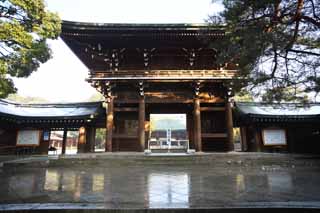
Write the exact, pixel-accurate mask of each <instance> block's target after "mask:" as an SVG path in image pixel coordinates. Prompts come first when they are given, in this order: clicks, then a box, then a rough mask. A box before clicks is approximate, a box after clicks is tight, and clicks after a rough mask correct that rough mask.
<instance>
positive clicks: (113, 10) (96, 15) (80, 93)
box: [14, 0, 223, 102]
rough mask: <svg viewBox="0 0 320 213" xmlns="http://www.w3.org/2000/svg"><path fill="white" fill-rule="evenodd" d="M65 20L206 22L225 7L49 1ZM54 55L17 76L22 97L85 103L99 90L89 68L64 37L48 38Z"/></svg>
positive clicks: (135, 0) (205, 1) (183, 0)
mask: <svg viewBox="0 0 320 213" xmlns="http://www.w3.org/2000/svg"><path fill="white" fill-rule="evenodd" d="M46 5H47V9H48V10H50V11H52V12H57V13H58V14H59V16H60V17H61V19H63V20H68V21H81V22H100V23H203V22H204V21H205V19H206V18H207V17H208V16H209V15H210V14H214V13H217V12H219V11H222V10H223V7H222V5H221V4H219V3H212V0H46ZM48 43H49V45H50V47H51V49H52V51H53V57H52V59H50V60H49V61H48V62H46V63H45V64H42V65H41V66H40V68H39V69H38V70H37V71H36V72H34V73H32V74H31V76H29V77H28V78H19V79H18V78H14V83H15V85H16V87H17V89H18V94H19V95H21V96H29V97H41V98H44V99H46V100H48V101H50V102H81V101H86V100H88V99H89V98H90V97H91V96H92V95H94V94H95V93H96V91H95V89H93V88H92V87H91V86H90V84H89V83H87V82H86V81H85V79H86V78H87V77H88V69H87V67H86V66H85V65H84V64H82V62H81V61H80V60H79V59H78V58H77V57H76V56H75V55H74V54H73V53H72V52H71V50H70V49H69V48H68V47H67V46H66V45H65V44H64V42H63V41H62V40H61V39H58V40H53V41H48Z"/></svg>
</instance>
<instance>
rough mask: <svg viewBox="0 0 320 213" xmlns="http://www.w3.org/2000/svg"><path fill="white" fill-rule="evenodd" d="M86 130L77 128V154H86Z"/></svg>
mask: <svg viewBox="0 0 320 213" xmlns="http://www.w3.org/2000/svg"><path fill="white" fill-rule="evenodd" d="M86 134H87V131H86V128H85V127H80V128H79V137H78V153H84V152H86V150H85V147H86V142H87V141H86Z"/></svg>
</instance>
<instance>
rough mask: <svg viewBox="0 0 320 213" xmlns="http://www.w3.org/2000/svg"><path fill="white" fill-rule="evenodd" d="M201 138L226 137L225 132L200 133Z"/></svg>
mask: <svg viewBox="0 0 320 213" xmlns="http://www.w3.org/2000/svg"><path fill="white" fill-rule="evenodd" d="M201 136H202V137H203V138H227V137H228V134H227V133H202V135H201Z"/></svg>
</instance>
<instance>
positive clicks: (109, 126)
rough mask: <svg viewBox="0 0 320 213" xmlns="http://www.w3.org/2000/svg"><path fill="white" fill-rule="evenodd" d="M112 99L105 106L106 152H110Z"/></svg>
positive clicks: (112, 114)
mask: <svg viewBox="0 0 320 213" xmlns="http://www.w3.org/2000/svg"><path fill="white" fill-rule="evenodd" d="M113 116H114V113H113V97H110V98H109V102H108V104H107V119H106V130H107V131H106V134H107V135H106V147H105V148H106V152H112V131H113Z"/></svg>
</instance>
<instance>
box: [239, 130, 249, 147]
mask: <svg viewBox="0 0 320 213" xmlns="http://www.w3.org/2000/svg"><path fill="white" fill-rule="evenodd" d="M240 138H241V151H243V152H245V151H248V141H247V140H248V139H247V127H240Z"/></svg>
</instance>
